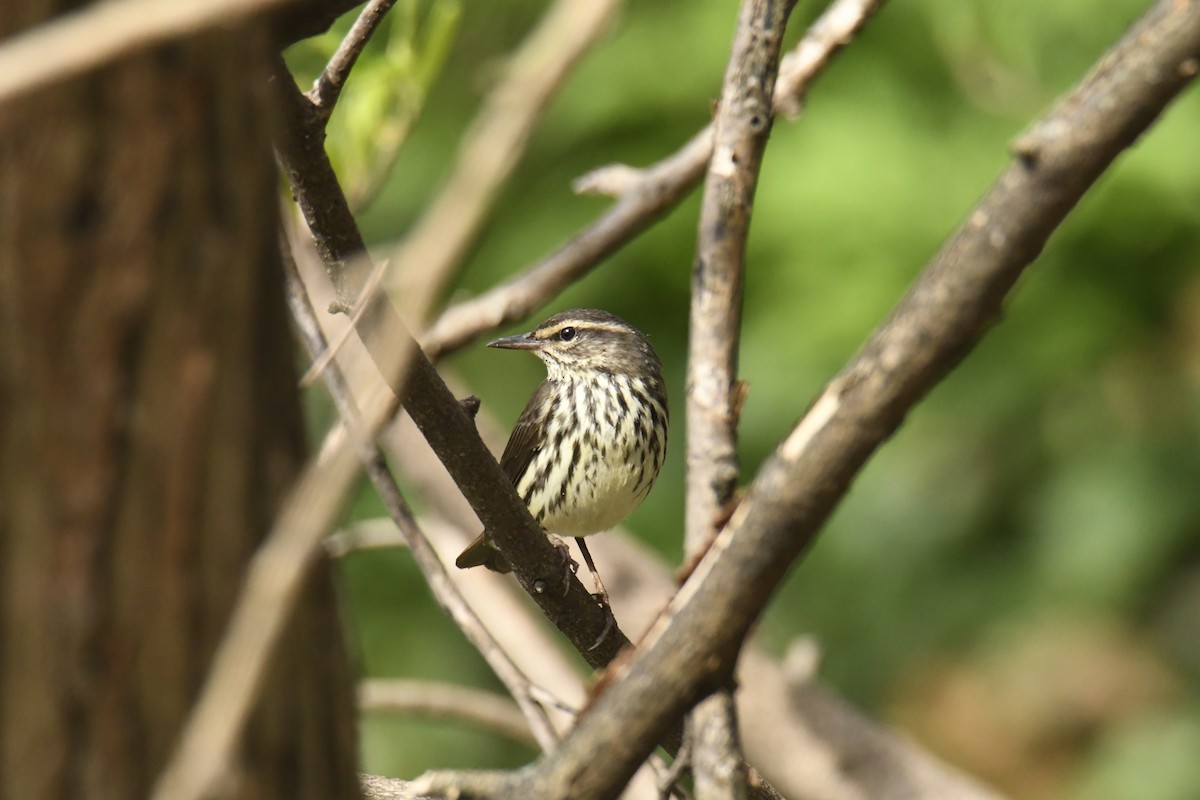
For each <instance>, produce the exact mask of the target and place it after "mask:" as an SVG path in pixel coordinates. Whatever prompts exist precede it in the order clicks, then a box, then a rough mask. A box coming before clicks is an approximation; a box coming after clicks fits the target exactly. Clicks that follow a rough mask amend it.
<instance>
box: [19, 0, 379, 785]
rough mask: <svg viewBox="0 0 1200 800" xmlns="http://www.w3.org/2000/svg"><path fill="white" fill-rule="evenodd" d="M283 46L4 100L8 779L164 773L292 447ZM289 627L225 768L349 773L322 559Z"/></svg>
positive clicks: (211, 39) (112, 74)
mask: <svg viewBox="0 0 1200 800" xmlns="http://www.w3.org/2000/svg"><path fill="white" fill-rule="evenodd" d="M66 5H67V4H66V3H62V2H61V0H60V2H58V3H55V2H52V1H51V2H43V3H27V4H22V6H21V7H20V8H19V9H14V10H13V12H12V13H11V14H10V13H6V14H4V15H3V17H0V37H3V36H4V35H6V34H9V33H12V32H13V31H15V30H16V29H18V28H21V27H25V26H28V25H30V24H33V23H35V22H37V21H39V20H42V19H45V18H49V17H50V16H52V15H54V14H56V13H58V12H60V11H62V10H64V7H65V6H66ZM267 45H268V37H267V36H265V35H264V34H262V33H261V32H251V31H222V32H219V33H213V34H207V35H204V36H200V37H197V38H195V39H194V40H190V41H187V42H182V43H176V44H172V45H167V46H164V47H161V48H159V49H156V50H154V51H151V52H147V53H144V54H140V55H137V56H134V57H130V58H127V59H124V60H121V61H119V62H117V63H114V64H112V65H110V66H108V67H106V68H104V69H102V70H99V71H96V72H94V73H90V74H88V75H86V76H84V77H82V78H80V79H78V80H74V81H71V82H69V83H66V84H63V85H60V86H56V87H54V88H53V89H49V90H46V91H42V92H39V93H37V94H35V95H32V96H29V97H25V98H23V99H21V100H18V101H14V102H13V103H10V104H8V105H6V106H4V107H2V108H0V336H2V339H0V796H3V797H14V798H17V797H22V798H24V797H29V798H35V797H36V798H47V799H48V798H63V797H88V798H127V797H128V798H132V797H144V796H146V795H147V794H148V793H149V791H150V789H151V787H152V785H153V782H154V780H155V778H156V776H157V772H158V770H159V769H160V768H161V766H162V765H163V763H164V762H165V760H166V758H167V756H168V754H169V753H170V750H171V748H172V746H173V744H174V741H175V738H176V734H177V732H178V730H179V728H180V726H181V724H182V722H183V720H184V719H185V717H186V715H187V713H188V711H189V708H190V704H191V702H192V700H193V698H194V696H195V694H196V692H197V689H198V687H199V685H200V682H201V680H202V678H203V676H204V672H205V669H206V667H207V663H208V660H209V657H210V655H211V653H212V651H213V649H214V647H215V645H216V643H217V642H218V641H219V639H220V637H221V635H222V632H223V629H224V625H225V622H226V619H227V616H228V613H229V610H230V608H231V606H232V604H233V602H234V599H235V598H236V596H237V592H238V586H239V581H240V579H241V576H242V574H243V571H244V567H245V564H246V562H247V560H248V559H249V557H250V556H251V554H252V552H253V550H254V548H255V546H256V544H257V542H258V540H259V538H260V537H261V535H262V533H263V532H264V531H265V530H266V529H267V528H268V526H269V524H270V521H271V519H272V518H273V516H274V512H275V509H276V507H277V505H278V502H279V500H280V497H281V496H282V493H283V491H284V490H285V489H286V488H287V486H288V485H289V482H290V480H291V478H292V477H293V475H294V474H295V472H296V470H297V467H298V465H299V464H300V463H301V458H302V456H303V450H304V447H303V439H302V426H301V418H300V413H299V405H298V401H297V393H296V390H295V388H294V387H295V379H294V374H293V362H292V353H291V348H290V343H289V341H290V340H289V337H288V335H287V328H286V315H285V313H284V306H283V293H282V288H281V281H282V273H281V270H280V268H279V264H278V252H277V248H276V239H275V230H276V222H277V220H276V207H277V191H278V184H277V181H276V176H275V173H274V168H273V165H272V158H271V151H270V146H269V142H268V131H267V130H266V129H265V122H264V120H265V116H264V110H265V107H266V103H265V99H264V97H263V96H261V92H256V91H255V90H253V89H252V88H251V87H253V86H254V85H255V84H256V82H257V83H259V84H261V74H262V73H261V71H258V70H255V69H254V65H255V64H261V63H262V62H263V56H264V55H265V53H266V48H267ZM283 651H284V652H283V653H282V654H281V657H280V658H279V659H278V662H277V663H278V665H279V667H280V669H278V670H277V679H276V680H272V681H270V682H269V686H270V689H269V690H268V692H267V693H266V696H265V697H264V698H263V701H262V703H261V705H260V708H259V709H258V712H257V714H256V718H255V722H254V724H253V726H252V728H251V730H250V731H249V733H248V735H247V737H246V744H245V747H244V749H243V752H242V758H241V760H240V761H239V763H237V764H231V765H229V766H230V770H229V781H228V782H227V784H226V786H225V787H223V788H224V790H225V791H224V792H223V793H224V794H225V795H227V796H233V797H256V798H258V797H288V798H303V797H313V798H316V797H322V798H344V797H352V796H356V793H357V790H356V779H355V774H354V766H355V765H354V759H355V752H354V751H355V747H354V729H353V717H352V695H351V692H350V688H349V681H348V670H347V668H346V661H345V656H344V653H343V651H342V647H341V640H340V634H339V630H338V624H337V619H336V614H335V608H334V603H333V597H332V589H331V586H330V583H329V575H328V572H327V571H325V572H322V573H321V574H320V575H318V576H316V577H315V578H314V579H313V581H312V584H311V586H310V591H309V592H308V596H307V598H306V602H305V604H304V608H303V609H302V611H301V612H300V613H299V614H298V615H297V619H296V621H295V622H294V623H293V625H292V630H291V631H290V632H289V635H288V638H287V642H286V644H285V646H284V648H283Z"/></svg>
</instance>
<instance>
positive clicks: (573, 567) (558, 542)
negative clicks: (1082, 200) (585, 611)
mask: <svg viewBox="0 0 1200 800" xmlns="http://www.w3.org/2000/svg"><path fill="white" fill-rule="evenodd" d="M546 536H547V537H548V538H549V539H550V544H552V545H554V549H555V550H557V551H558V554H559V555H560V556H562V560H563V576H562V596H563V597H566V596H567V592H569V591H571V578H573V577H574V576H575V573H576V572H578V571H579V564H578V563H576V561H575V559H573V558H571V548H570V547H568V546H567V543H566V542H564V541H563V540H562V539H560V538H558V537H557V536H555V535H554V534H553V533H548V534H546Z"/></svg>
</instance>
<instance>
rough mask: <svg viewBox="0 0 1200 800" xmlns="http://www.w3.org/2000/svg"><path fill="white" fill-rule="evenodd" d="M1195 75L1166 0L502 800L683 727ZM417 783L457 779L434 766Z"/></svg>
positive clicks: (975, 214)
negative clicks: (786, 587)
mask: <svg viewBox="0 0 1200 800" xmlns="http://www.w3.org/2000/svg"><path fill="white" fill-rule="evenodd" d="M1197 72H1200V0H1160V2H1158V3H1156V4H1155V5H1154V7H1152V8H1151V9H1150V10H1149V11H1148V12H1147V14H1146V15H1145V16H1144V17H1143V18H1142V19H1141V20H1140V21H1139V22H1138V23H1137V24H1136V25H1135V26H1134V27H1133V28H1132V29H1131V30H1130V31H1129V32H1128V33H1127V34H1126V35H1125V36H1124V37H1122V39H1121V40H1120V41H1119V42H1118V43H1117V44H1116V45H1115V46H1114V47H1113V48H1112V49H1111V50H1110V51H1109V52H1108V53H1107V54H1105V55H1104V57H1103V58H1102V59H1101V60H1100V62H1099V63H1098V64H1097V66H1096V67H1095V68H1094V69H1093V71H1092V72H1091V73H1090V74H1089V75H1088V76H1087V77H1086V78H1085V79H1084V80H1083V82H1082V83H1081V84H1080V85H1079V86H1078V87H1077V88H1076V89H1075V90H1074V91H1073V92H1072V93H1071V94H1070V95H1069V96H1068V97H1067V98H1065V99H1064V100H1063V101H1062V102H1060V103H1059V104H1058V106H1057V107H1056V108H1055V109H1054V110H1052V111H1051V112H1050V113H1049V114H1048V115H1047V116H1046V117H1045V118H1044V119H1043V120H1041V121H1040V122H1038V123H1037V124H1035V125H1034V126H1033V127H1032V128H1031V129H1030V130H1029V132H1028V133H1026V134H1025V135H1024V136H1022V137H1021V138H1020V139H1019V140H1018V141H1017V143H1016V146H1015V152H1016V159H1015V161H1014V163H1013V164H1012V165H1011V166H1010V167H1009V168H1008V169H1007V170H1006V171H1005V172H1004V173H1003V174H1002V175H1001V176H1000V178H999V180H998V181H997V182H996V183H995V184H994V185H993V186H992V188H991V189H990V190H989V191H988V193H987V194H986V195H985V196H984V198H983V199H982V200H981V201H980V203H979V204H978V205H977V206H976V207H975V208H974V209H973V210H972V212H971V213H970V214H969V215H968V217H967V221H966V222H965V223H964V224H963V226H962V227H961V228H960V229H959V230H958V231H957V232H956V233H955V234H954V235H953V236H952V237H950V239H949V240H948V241H947V242H946V244H945V246H944V247H943V249H942V250H941V252H939V253H938V254H937V256H935V257H934V259H933V261H932V262H931V263H930V264H929V266H928V267H927V268H926V269H925V270H924V272H923V273H922V274H921V276H920V277H919V278H918V279H917V281H916V283H915V284H914V286H913V287H912V288H911V289H910V291H909V292H908V294H907V295H905V297H904V298H903V299H902V300H901V301H900V303H899V304H898V306H897V307H896V309H895V310H894V311H893V313H892V314H891V316H890V317H889V318H888V319H887V320H886V321H885V322H884V323H883V324H882V325H881V326H880V328H879V329H878V330H877V331H876V332H875V333H874V334H873V335H872V336H871V338H870V340H869V341H868V342H867V343H866V345H865V346H864V347H863V348H862V350H860V351H859V353H858V354H857V355H856V356H855V358H854V359H853V360H852V361H851V362H850V364H849V365H847V367H846V368H845V369H843V370H842V372H841V373H839V375H838V376H837V377H836V378H835V379H834V380H833V381H832V382H831V383H830V385H829V386H828V387H827V388H826V390H825V391H824V393H823V394H822V395H821V396H820V398H819V399H818V400H817V401H816V403H815V404H814V405H813V407H812V409H811V410H810V411H809V413H808V414H807V415H806V416H805V418H804V419H803V420H802V421H801V422H800V423H799V424H798V425H797V426H796V427H795V428H794V429H793V431H792V433H791V434H790V435H789V436H788V437H787V438H786V439H785V440H784V441H783V443H782V444H781V445H780V446H779V448H778V449H777V450H776V452H775V454H774V455H773V456H772V457H771V458H770V459H769V460H768V461H767V462H766V463H765V464H764V465H763V467H762V469H761V470H760V472H759V474H758V476H757V477H756V479H755V481H754V483H753V485H752V486H751V490H750V493H749V494H748V496H747V497H746V499H745V501H743V503H742V504H741V506H740V507H739V508H738V510H737V512H736V513H735V514H734V517H733V519H732V520H731V521H730V522H729V524H728V525H727V526H726V527H725V528H724V529H723V530H722V532H721V533H720V534H719V535H718V537H717V539H716V541H715V542H714V543H713V545H712V547H710V548H709V550H708V552H707V553H706V555H705V556H704V559H703V560H702V561H701V562H700V564H699V565H698V567H697V569H696V571H695V572H694V573H693V574H692V576H691V578H690V579H689V580H688V582H687V583H686V584H685V585H684V587H683V589H682V590H681V591H680V592H679V593H678V594H677V595H676V596H675V598H674V599H673V600H672V602H671V604H670V606H669V607H668V610H667V613H666V614H665V615H664V616H663V617H662V618H661V619H660V620H659V622H658V623H656V625H655V626H654V628H653V629H652V630H651V631H650V632H649V633H648V634H647V636H646V639H645V640H644V642H643V644H642V645H641V647H640V648H639V650H638V652H637V653H635V654H634V655H633V656H632V658H631V659H629V661H628V662H627V663H626V664H625V665H624V669H622V670H621V672H622V673H623V674H621V675H620V676H615V680H613V682H612V683H611V684H610V685H609V688H608V689H607V691H605V692H604V693H602V694H600V696H599V697H597V698H595V699H594V700H593V703H592V705H591V707H590V709H589V712H588V713H587V714H585V715H584V716H582V717H581V718H580V720H579V723H578V725H577V726H576V727H575V728H574V729H573V730H572V731H571V733H570V734H569V735H568V736H567V738H566V739H564V740H563V742H562V745H561V746H560V747H559V748H558V749H557V750H556V751H555V752H554V753H553V754H551V755H548V756H546V757H544V758H543V759H542V760H541V761H540V762H538V764H536V765H535V766H534V767H532V768H530V769H527V770H524V771H522V772H521V773H518V774H516V775H515V776H510V777H509V778H508V779H507V781H506V783H505V784H504V787H503V788H504V790H505V792H504V795H503V796H513V797H517V796H521V797H565V796H572V797H612V796H614V795H615V793H616V791H617V789H616V788H615V787H614V782H615V781H619V780H620V777H621V776H622V775H624V774H626V773H627V771H628V769H629V765H630V764H631V763H640V761H641V760H642V759H644V758H645V757H646V755H647V754H648V753H649V752H650V750H651V749H652V748H653V746H654V743H655V741H656V739H657V737H658V736H659V735H660V734H661V732H662V730H664V729H665V727H666V726H667V725H669V724H670V722H671V720H672V719H675V718H676V717H677V716H678V715H679V714H680V713H681V712H682V711H683V710H684V709H686V708H687V706H688V705H689V703H691V702H693V701H694V700H695V698H696V697H698V696H702V695H703V694H704V693H705V691H706V690H708V689H710V688H711V687H712V686H713V685H714V683H717V684H718V685H719V682H720V681H721V680H722V678H723V676H724V675H727V674H728V670H729V665H730V664H731V663H732V661H733V659H734V658H735V657H736V655H737V652H738V650H739V648H740V645H741V642H742V639H743V637H744V636H745V635H746V632H747V630H748V629H749V628H750V626H751V625H752V624H753V622H754V620H755V619H757V617H758V615H759V614H760V613H761V611H762V609H763V608H764V606H765V605H766V603H767V601H768V600H769V598H770V596H771V594H772V592H773V591H774V589H775V588H776V586H777V585H778V583H779V582H780V580H782V578H783V576H784V574H785V573H786V572H787V570H788V568H789V567H790V566H791V564H792V563H793V562H794V561H795V560H796V559H797V558H799V557H800V555H801V554H802V553H803V552H804V551H805V549H806V548H807V547H808V546H809V544H811V542H812V540H813V539H814V538H815V536H816V533H817V531H818V529H819V527H820V526H821V525H822V524H823V523H824V521H825V520H826V519H827V518H828V516H829V514H830V513H831V512H832V510H833V508H834V507H835V506H836V504H837V502H838V501H839V500H840V499H841V497H842V496H843V495H844V494H845V492H846V490H847V489H848V488H849V485H850V482H851V481H852V480H853V478H854V476H855V475H856V474H857V472H858V471H859V470H860V469H861V468H862V466H863V465H864V464H865V463H866V461H867V459H868V458H870V456H871V454H872V453H873V452H874V451H875V449H876V448H878V447H879V445H881V444H882V443H883V442H884V441H885V440H886V439H887V438H888V437H889V436H891V435H892V434H893V433H894V432H895V430H896V429H897V428H898V427H899V426H900V424H901V422H902V421H903V419H904V416H905V414H906V413H907V412H908V411H909V410H910V409H911V408H912V407H913V406H914V405H915V404H916V403H917V402H918V401H919V400H920V398H921V397H922V396H924V394H925V393H927V392H928V391H929V390H930V389H931V388H932V387H933V386H934V385H935V384H936V383H937V382H938V381H939V380H940V379H941V378H942V377H944V376H945V375H946V374H947V373H948V372H949V371H950V370H951V369H952V368H953V367H954V366H955V365H956V364H957V363H958V362H959V361H961V360H962V358H963V357H965V356H966V354H967V353H968V352H969V351H970V350H971V348H972V347H973V346H974V345H975V344H976V342H978V341H979V339H980V338H981V337H982V335H983V334H984V332H985V331H986V330H987V329H988V328H989V327H990V326H991V325H993V324H994V323H995V322H996V321H997V319H998V318H999V314H1000V310H1001V305H1002V303H1003V301H1004V299H1005V297H1006V296H1007V294H1008V292H1009V291H1010V290H1011V289H1012V287H1013V285H1014V283H1015V282H1016V280H1017V278H1018V277H1019V276H1020V275H1021V273H1022V272H1023V271H1024V269H1025V267H1026V266H1028V265H1029V263H1030V262H1031V261H1032V260H1033V259H1034V258H1035V257H1036V256H1037V254H1038V253H1039V252H1040V251H1041V248H1042V247H1043V246H1044V245H1045V243H1046V240H1047V239H1048V238H1049V236H1050V234H1051V233H1052V232H1053V231H1054V229H1055V228H1056V227H1057V226H1058V225H1059V224H1060V223H1061V222H1062V221H1063V219H1064V218H1065V217H1066V215H1067V214H1068V213H1069V211H1070V210H1071V208H1073V207H1074V205H1075V204H1076V203H1077V202H1078V201H1079V199H1080V198H1081V197H1082V196H1083V194H1084V192H1085V191H1086V190H1087V189H1088V188H1089V187H1090V186H1091V185H1092V184H1093V183H1094V182H1095V181H1096V179H1097V178H1098V177H1099V176H1100V175H1101V174H1102V173H1103V172H1104V170H1105V169H1107V168H1108V166H1109V165H1110V164H1111V163H1112V162H1113V160H1114V159H1115V158H1116V157H1117V156H1118V155H1119V154H1120V153H1121V151H1122V150H1123V149H1125V148H1126V147H1129V146H1130V145H1132V144H1133V143H1134V141H1136V139H1137V138H1138V136H1140V135H1141V134H1142V133H1144V132H1145V131H1146V130H1147V129H1148V128H1149V127H1150V126H1151V125H1152V124H1153V123H1154V121H1155V119H1156V118H1157V117H1158V115H1159V114H1160V113H1162V111H1163V110H1164V109H1165V108H1166V107H1167V105H1168V104H1169V103H1170V102H1171V101H1172V100H1173V99H1174V98H1175V97H1176V95H1178V93H1179V92H1180V91H1182V90H1183V88H1184V87H1185V86H1186V85H1187V84H1188V83H1189V82H1190V81H1191V80H1192V79H1193V78H1194V77H1195V75H1196V74H1197ZM614 720H619V723H614ZM615 724H619V726H620V728H619V731H614V725H615ZM616 737H619V739H620V742H621V745H620V747H614V746H612V742H613V741H614V738H616ZM418 783H420V784H421V785H422V787H423V788H426V789H430V788H433V789H439V790H442V789H447V788H449V787H453V785H454V784H453V782H452V781H451V780H450V779H449V778H448V777H447V776H444V775H439V774H437V773H431V774H429V775H426V776H425V778H423V779H422V781H420V782H418ZM582 786H586V787H587V788H588V791H587V792H584V791H580V787H582ZM481 787H482V782H481ZM510 789H511V792H509V791H508V790H510ZM450 790H451V791H452V788H451V789H450ZM485 796H487V795H485ZM493 796H501V795H500V794H496V795H493Z"/></svg>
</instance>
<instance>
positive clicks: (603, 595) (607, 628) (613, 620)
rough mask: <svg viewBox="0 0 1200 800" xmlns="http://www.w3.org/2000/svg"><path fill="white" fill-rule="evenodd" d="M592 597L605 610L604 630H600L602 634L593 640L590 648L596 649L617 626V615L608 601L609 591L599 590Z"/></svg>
mask: <svg viewBox="0 0 1200 800" xmlns="http://www.w3.org/2000/svg"><path fill="white" fill-rule="evenodd" d="M592 599H593V600H595V601H596V605H598V606H600V610H601V611H603V612H604V630H602V631H600V635H599V636H597V637H596V641H594V642H592V646H591V647H589V648H588V650H589V651H590V650H595V649H596V648H597V647H599V646H600V645H601V643H602V642H603V641H604V640H605V639H607V638H608V634H609V633H611V632H612V629H613V628H615V627H617V617H616V615H615V614H613V610H612V606H611V605H609V603H608V592H606V591H603V590H601V591H599V592H595V593H593V594H592Z"/></svg>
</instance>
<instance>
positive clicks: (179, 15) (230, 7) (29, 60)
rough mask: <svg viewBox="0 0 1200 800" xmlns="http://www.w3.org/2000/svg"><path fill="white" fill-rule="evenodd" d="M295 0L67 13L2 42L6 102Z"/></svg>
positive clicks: (217, 0)
mask: <svg viewBox="0 0 1200 800" xmlns="http://www.w3.org/2000/svg"><path fill="white" fill-rule="evenodd" d="M286 2H289V0H209V2H205V3H196V2H191V0H174V1H173V2H168V1H167V0H104V2H101V3H95V4H93V5H90V6H87V7H86V8H81V9H80V10H78V11H75V12H71V13H67V14H61V15H59V16H57V17H55V18H54V20H53V21H52V22H47V23H45V24H44V25H41V26H39V27H36V28H33V29H32V30H28V31H25V32H24V33H20V34H17V35H16V36H14V37H12V38H11V39H9V40H8V41H7V42H5V43H4V44H3V45H0V102H2V101H4V100H8V99H9V98H12V97H16V96H17V95H20V94H24V93H26V92H30V91H32V90H34V89H37V88H38V87H40V86H44V85H45V84H47V83H50V82H52V81H60V80H64V79H66V78H70V77H72V76H75V75H78V74H79V73H81V72H85V71H87V70H89V69H91V68H93V67H96V66H99V65H100V64H103V63H105V62H108V61H111V60H113V59H114V58H116V57H117V56H119V55H122V54H123V53H127V52H129V51H131V50H136V49H138V48H143V47H149V46H150V45H153V44H157V43H159V42H162V41H165V40H167V39H173V38H176V37H179V36H183V35H185V34H188V33H192V32H194V31H197V30H200V29H203V28H209V27H212V26H213V25H216V24H218V23H222V24H228V23H231V22H233V21H236V20H238V19H241V18H243V17H246V16H249V15H251V14H256V13H258V12H261V11H263V10H264V9H268V8H271V7H273V6H278V5H282V4H284V3H286Z"/></svg>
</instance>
